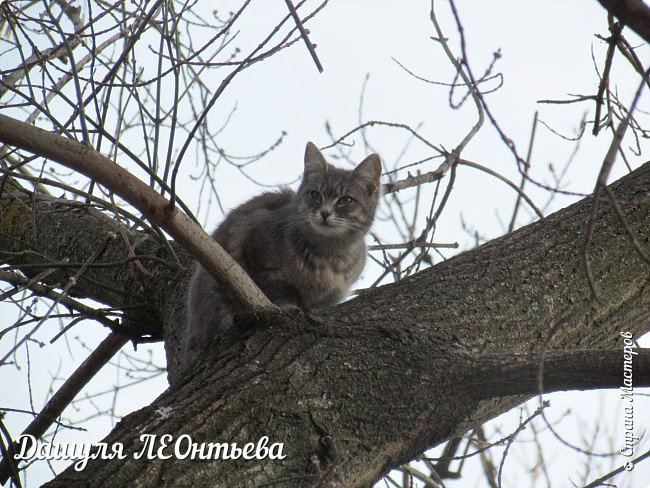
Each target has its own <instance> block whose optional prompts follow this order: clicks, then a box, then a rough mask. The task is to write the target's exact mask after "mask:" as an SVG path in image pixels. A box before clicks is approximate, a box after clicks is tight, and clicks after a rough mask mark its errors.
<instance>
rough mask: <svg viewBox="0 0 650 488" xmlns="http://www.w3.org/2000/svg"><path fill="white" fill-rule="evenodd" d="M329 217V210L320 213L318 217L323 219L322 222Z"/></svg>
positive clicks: (330, 213)
mask: <svg viewBox="0 0 650 488" xmlns="http://www.w3.org/2000/svg"><path fill="white" fill-rule="evenodd" d="M330 215H332V212H330V211H329V210H321V211H320V216H321V217H323V220H327V217H329V216H330Z"/></svg>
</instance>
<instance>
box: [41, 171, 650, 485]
mask: <svg viewBox="0 0 650 488" xmlns="http://www.w3.org/2000/svg"><path fill="white" fill-rule="evenodd" d="M648 188H650V164H645V165H644V166H642V167H641V168H639V169H637V170H636V171H634V172H633V173H631V174H630V175H628V176H626V177H624V178H622V179H621V180H619V181H618V182H616V183H614V184H612V185H610V189H611V191H612V193H613V194H614V195H615V196H616V198H617V201H618V204H619V206H620V209H621V212H622V216H623V218H624V221H625V224H626V225H624V224H623V222H622V221H621V218H620V217H619V215H618V214H617V211H616V209H615V208H614V206H613V205H612V204H611V202H610V201H608V200H601V201H600V202H599V210H598V213H597V215H596V219H597V220H596V224H595V227H594V234H593V238H592V241H591V245H590V246H589V248H588V250H587V256H588V259H589V262H590V263H591V267H592V272H593V275H594V276H595V279H596V283H595V285H596V287H597V289H598V291H599V297H600V298H599V300H593V299H592V297H591V292H590V288H589V286H588V283H587V278H586V273H585V271H584V260H583V247H584V238H585V229H586V227H587V223H588V220H589V218H590V214H591V209H592V204H593V199H592V198H585V199H584V200H582V201H581V202H578V203H577V204H575V205H572V206H570V207H568V208H566V209H564V210H562V211H560V212H557V213H555V214H553V215H551V216H549V217H548V218H546V219H544V220H543V221H540V222H536V223H533V224H531V225H529V226H527V227H524V228H522V229H520V230H518V231H516V232H514V233H512V234H510V235H507V236H505V237H502V238H499V239H496V240H494V241H492V242H490V243H487V244H485V245H483V246H481V247H479V248H477V249H475V250H472V251H469V252H466V253H463V254H461V255H458V256H456V257H454V258H452V259H449V260H447V261H445V262H442V263H440V264H438V265H436V266H434V267H432V268H430V269H427V270H425V271H422V272H420V273H418V274H417V275H414V276H412V277H409V278H407V279H404V280H402V281H400V282H398V283H394V284H390V285H386V286H383V287H380V288H378V289H375V290H372V291H369V292H367V293H363V294H362V295H361V296H360V297H358V298H356V299H354V300H350V301H348V302H346V303H343V304H341V305H339V306H337V307H336V308H334V309H332V310H331V311H328V313H327V314H323V315H318V316H307V317H303V316H286V315H281V314H276V313H271V312H269V313H259V314H254V315H248V316H242V317H239V319H238V324H239V327H238V328H237V329H236V330H235V331H233V332H232V333H231V335H229V336H225V337H222V338H221V339H220V340H219V343H218V344H217V343H215V344H214V345H213V347H210V348H209V350H208V351H207V352H206V354H205V357H204V358H203V361H201V362H200V364H201V366H200V367H198V368H197V369H196V370H194V371H193V372H192V374H190V375H188V376H186V377H183V378H180V377H179V378H178V381H177V383H176V385H175V386H174V387H173V388H170V389H169V390H168V391H166V392H165V393H163V394H162V395H161V396H160V397H159V398H158V399H157V400H156V401H155V402H153V403H152V405H150V406H149V407H146V408H144V409H142V410H140V411H138V412H135V413H133V414H131V415H129V416H127V417H126V418H125V419H123V420H122V422H121V423H120V424H119V425H118V426H117V427H116V428H115V430H114V431H113V432H112V433H111V434H110V435H109V436H108V437H107V438H106V439H105V440H104V442H107V443H122V445H123V446H124V449H125V453H128V454H129V455H128V456H127V457H126V458H125V459H117V458H116V459H112V460H102V459H98V460H94V461H93V460H91V461H90V462H89V465H88V467H87V468H86V469H85V470H84V471H82V472H80V473H77V472H75V471H74V470H72V469H71V468H70V469H68V470H67V471H66V472H64V473H62V474H61V475H60V476H58V477H57V478H56V479H55V480H54V481H53V482H52V483H50V484H49V486H104V485H106V484H110V485H111V486H190V485H192V486H228V487H239V486H241V487H244V486H265V483H268V486H311V485H313V484H314V482H315V480H316V479H317V476H316V475H315V474H314V470H313V469H312V468H313V466H314V461H313V460H312V455H314V454H316V455H318V456H320V457H319V462H318V464H319V466H320V467H321V476H322V475H323V472H324V473H325V474H326V475H327V474H328V473H329V474H331V475H332V476H335V477H340V478H341V479H343V480H344V483H345V486H352V487H354V486H369V485H370V484H371V483H372V482H373V480H376V479H377V478H378V477H380V476H381V475H382V474H385V473H386V472H387V471H388V470H390V469H391V468H393V467H395V466H398V465H399V464H401V463H404V462H406V461H409V460H411V459H413V458H414V457H416V456H417V455H419V454H420V453H422V452H423V451H424V450H425V449H426V448H428V447H431V446H434V445H436V444H439V443H440V442H443V441H444V440H446V439H449V438H450V437H452V436H454V435H458V434H460V433H462V432H464V431H466V430H467V429H468V428H470V427H472V426H476V425H478V424H480V423H482V422H484V421H485V420H487V419H489V418H491V417H494V416H496V415H498V414H499V413H501V412H502V411H504V410H505V409H507V408H509V407H511V406H512V405H514V404H516V403H517V402H519V401H521V400H523V399H525V398H527V397H528V396H529V395H530V394H531V392H533V391H536V388H535V385H536V383H532V382H533V380H534V378H536V376H535V374H536V372H537V370H538V368H537V364H538V359H539V357H540V356H539V351H540V348H541V346H542V344H543V343H544V341H545V339H548V338H549V336H550V334H551V332H552V333H553V335H552V339H550V340H549V341H548V347H549V349H554V350H567V351H568V352H566V353H562V352H548V353H547V355H546V359H545V367H546V368H547V369H548V371H547V373H548V375H545V377H544V378H545V379H544V384H545V385H546V386H547V389H553V388H562V389H564V388H575V389H580V388H584V387H589V388H592V387H596V386H608V387H611V386H615V384H616V375H612V374H609V375H604V374H602V375H601V374H599V371H606V370H605V369H604V367H610V365H611V362H612V361H614V362H615V353H613V352H612V351H602V352H601V353H600V354H601V357H602V358H603V361H602V367H601V368H600V369H598V363H599V361H597V360H595V359H594V358H597V357H598V356H597V355H598V354H599V352H598V351H597V349H598V348H608V349H614V350H619V351H620V362H621V363H622V362H623V341H622V340H621V337H620V334H621V332H623V331H624V332H629V333H631V334H632V335H633V336H635V337H636V336H638V335H639V334H640V333H642V332H644V331H646V330H647V329H648V324H650V293H649V286H650V272H649V271H650V267H649V265H648V261H647V255H648V243H649V239H650V237H649V236H650V199H649V195H648ZM630 233H631V234H632V235H633V236H634V237H635V239H636V241H637V243H638V244H639V245H640V246H641V250H640V251H641V252H639V249H637V248H635V247H634V246H633V245H632V244H631V236H630ZM161 286H163V285H161ZM172 299H175V300H181V297H173V298H172ZM163 322H164V324H165V327H166V331H165V332H166V337H167V340H168V341H171V342H173V337H175V335H174V334H175V333H177V329H178V323H176V322H175V321H174V320H169V317H167V318H165V317H164V316H163ZM174 331H175V332H174ZM574 349H589V350H591V351H590V352H584V353H580V352H577V351H572V350H574ZM522 353H530V355H528V356H527V355H526V354H523V355H522ZM535 354H537V355H535ZM522 357H523V358H527V359H526V360H522V359H521V358H522ZM636 358H637V357H635V361H637V362H636V364H635V366H636V367H637V368H639V369H636V370H635V373H634V374H635V376H634V380H635V385H637V386H640V385H642V384H647V382H648V377H650V375H649V374H648V370H647V367H648V355H647V351H643V352H642V353H641V354H640V355H639V356H638V360H637V359H636ZM605 359H606V361H605ZM581 363H582V364H583V369H580V365H581ZM589 365H591V366H590V367H589ZM169 367H170V368H171V369H173V368H174V364H173V361H172V362H170V364H169ZM565 368H571V369H575V370H576V372H578V374H576V375H575V377H573V378H572V379H570V380H567V379H564V380H562V379H561V378H559V377H560V376H562V374H563V373H562V372H563V370H565ZM584 368H587V370H585V369H584ZM532 369H534V373H533V371H532ZM589 371H591V373H589ZM601 376H602V377H603V380H602V381H599V377H601ZM500 382H501V383H503V382H507V383H508V385H507V387H505V388H499V386H498V384H499V383H500ZM481 384H483V387H482V388H479V386H481ZM549 385H552V388H551V387H549ZM620 385H621V386H622V385H623V375H622V372H621V373H620ZM491 389H492V391H491ZM501 395H515V396H508V397H501ZM142 434H153V435H156V436H158V437H157V439H160V436H162V435H164V434H170V435H171V436H172V439H173V440H172V444H173V442H174V441H176V440H177V439H178V438H179V436H181V435H183V434H188V435H190V436H191V438H192V440H193V441H194V442H196V443H199V444H200V443H204V442H229V443H233V442H235V443H237V444H238V445H239V446H243V445H244V444H246V443H248V442H254V443H256V442H257V440H258V439H260V438H262V437H263V436H268V437H269V443H283V444H284V454H286V458H285V459H283V460H278V459H275V460H273V459H263V460H254V461H250V460H249V461H245V460H242V459H238V460H216V461H207V460H198V459H197V460H189V459H186V460H181V459H175V458H174V457H172V458H170V459H166V460H163V459H152V460H145V459H140V460H135V459H133V457H132V456H131V455H130V454H131V453H132V452H137V451H140V450H141V449H142V442H141V441H140V436H141V435H142ZM159 446H160V444H157V445H156V447H159ZM167 452H168V451H165V453H167ZM172 453H173V449H172ZM328 463H329V466H330V467H332V470H331V471H327V469H326V468H327V466H328ZM310 467H311V468H310Z"/></svg>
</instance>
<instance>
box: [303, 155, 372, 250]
mask: <svg viewBox="0 0 650 488" xmlns="http://www.w3.org/2000/svg"><path fill="white" fill-rule="evenodd" d="M380 175H381V161H380V160H379V156H377V155H376V154H371V155H370V156H368V157H367V158H366V159H364V160H363V161H362V162H361V163H359V165H358V166H357V167H356V168H354V169H353V170H347V169H342V168H337V167H335V166H332V165H331V164H329V163H328V162H327V161H326V160H325V158H324V157H323V155H322V154H321V152H320V151H319V150H318V148H317V147H316V146H315V145H314V144H312V143H311V142H308V143H307V148H306V149H305V171H304V173H303V176H302V183H301V184H300V188H299V189H298V195H297V197H298V202H297V208H298V213H299V214H300V216H301V218H302V219H304V220H306V221H308V222H309V225H310V227H311V229H312V230H313V232H314V233H315V234H317V235H322V236H324V237H344V236H350V235H357V236H358V235H363V234H365V233H366V232H368V229H370V225H371V224H372V220H373V218H374V216H375V210H376V209H377V203H378V201H379V193H380V183H379V177H380Z"/></svg>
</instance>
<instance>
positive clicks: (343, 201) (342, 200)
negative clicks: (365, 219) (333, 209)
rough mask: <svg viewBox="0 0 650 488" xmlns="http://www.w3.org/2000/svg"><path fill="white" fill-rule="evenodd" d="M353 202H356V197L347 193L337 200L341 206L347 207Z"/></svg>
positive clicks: (337, 203)
mask: <svg viewBox="0 0 650 488" xmlns="http://www.w3.org/2000/svg"><path fill="white" fill-rule="evenodd" d="M352 202H354V199H353V198H352V197H349V196H347V195H346V196H343V197H341V198H339V199H338V200H337V201H336V205H338V206H339V207H345V206H346V205H350V204H351V203H352Z"/></svg>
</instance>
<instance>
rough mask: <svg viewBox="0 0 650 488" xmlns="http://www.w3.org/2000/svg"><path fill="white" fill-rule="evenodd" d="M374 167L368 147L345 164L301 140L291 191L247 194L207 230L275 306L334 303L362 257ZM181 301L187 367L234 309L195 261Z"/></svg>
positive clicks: (373, 199)
mask: <svg viewBox="0 0 650 488" xmlns="http://www.w3.org/2000/svg"><path fill="white" fill-rule="evenodd" d="M380 175H381V162H380V159H379V156H377V155H376V154H371V155H370V156H368V157H367V158H365V159H364V160H363V161H362V162H361V163H360V164H359V165H358V166H357V167H356V168H355V169H354V170H346V169H341V168H337V167H335V166H332V165H331V164H329V163H328V162H327V161H326V160H325V158H324V157H323V155H322V154H321V152H320V151H319V150H318V148H317V147H316V146H315V145H314V144H312V143H311V142H309V143H307V147H306V149H305V159H304V173H303V176H302V182H301V184H300V187H299V188H298V191H297V192H294V191H293V190H291V189H289V188H286V187H285V188H281V189H280V190H279V191H276V192H265V193H262V194H261V195H258V196H256V197H254V198H252V199H251V200H249V201H247V202H246V203H244V204H242V205H240V206H239V207H237V208H235V209H234V210H232V211H231V212H230V213H229V214H228V216H227V217H226V219H225V220H224V221H223V222H222V223H221V225H220V226H219V227H218V228H217V230H215V231H214V233H213V234H212V237H213V238H214V239H215V240H216V241H217V242H218V243H219V244H220V245H221V246H223V248H224V249H225V250H226V251H227V252H228V253H229V254H230V255H231V256H232V257H233V258H234V259H235V260H236V261H237V262H238V263H239V264H240V265H241V266H242V267H243V268H244V270H245V271H246V272H247V273H248V274H249V275H250V277H251V278H252V279H253V281H255V283H256V284H257V285H258V286H259V287H260V289H261V290H262V291H263V292H264V293H265V294H266V296H267V297H268V298H269V299H270V300H271V301H272V302H273V303H274V304H276V305H278V306H279V307H281V308H284V309H291V308H294V309H295V308H300V309H302V310H305V311H311V310H317V309H321V308H325V307H329V306H332V305H335V304H336V303H338V302H339V301H341V300H342V299H343V298H344V297H345V295H346V293H347V292H348V290H349V289H350V286H351V285H352V283H354V281H356V279H357V278H358V277H359V275H360V274H361V271H362V270H363V267H364V265H365V260H366V244H365V235H366V233H367V232H368V230H369V229H370V226H371V224H372V221H373V219H374V215H375V210H376V208H377V204H378V201H379V193H380V184H379V178H380ZM186 307H187V308H186V316H187V330H186V337H185V344H186V345H185V358H184V364H185V366H186V367H187V366H189V365H190V364H191V362H192V361H194V359H195V358H196V357H197V355H199V353H200V352H201V349H202V348H203V347H205V346H206V345H207V344H209V343H210V342H211V341H212V339H214V338H215V337H216V336H218V335H220V334H222V333H223V332H224V331H226V330H227V329H229V328H230V327H232V325H233V314H234V313H235V312H236V310H233V308H232V307H231V306H230V304H229V302H228V298H227V297H226V296H225V294H224V292H223V291H222V289H221V287H220V286H219V284H218V283H217V282H216V281H215V280H214V279H213V278H212V277H211V276H210V275H209V274H208V273H207V271H205V270H204V269H203V267H201V266H200V265H198V264H197V267H196V270H195V272H194V275H193V276H192V278H191V280H190V283H189V287H188V294H187V302H186Z"/></svg>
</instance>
